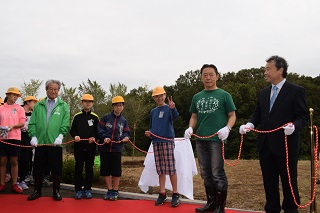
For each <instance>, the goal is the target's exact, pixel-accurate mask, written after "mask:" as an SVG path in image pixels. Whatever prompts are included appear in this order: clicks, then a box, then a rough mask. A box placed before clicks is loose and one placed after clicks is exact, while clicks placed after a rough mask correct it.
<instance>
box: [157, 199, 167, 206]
mask: <svg viewBox="0 0 320 213" xmlns="http://www.w3.org/2000/svg"><path fill="white" fill-rule="evenodd" d="M167 199H168V198H166V199H164V200H163V202H162V203H159V204H155V205H156V206H162V205H163V204H164V202H166V200H167Z"/></svg>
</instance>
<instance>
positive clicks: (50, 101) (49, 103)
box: [46, 98, 57, 124]
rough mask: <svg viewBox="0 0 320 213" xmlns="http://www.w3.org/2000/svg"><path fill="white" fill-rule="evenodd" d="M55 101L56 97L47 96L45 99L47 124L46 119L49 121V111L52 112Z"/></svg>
mask: <svg viewBox="0 0 320 213" xmlns="http://www.w3.org/2000/svg"><path fill="white" fill-rule="evenodd" d="M56 102H57V98H55V99H49V98H47V100H46V106H47V124H48V121H49V119H50V116H51V112H52V110H53V108H54V106H55V105H56Z"/></svg>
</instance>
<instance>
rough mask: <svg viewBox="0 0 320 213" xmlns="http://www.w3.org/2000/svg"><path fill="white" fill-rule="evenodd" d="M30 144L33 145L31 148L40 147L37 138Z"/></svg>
mask: <svg viewBox="0 0 320 213" xmlns="http://www.w3.org/2000/svg"><path fill="white" fill-rule="evenodd" d="M30 144H31V146H34V147H37V146H38V139H37V138H36V137H32V138H31V141H30Z"/></svg>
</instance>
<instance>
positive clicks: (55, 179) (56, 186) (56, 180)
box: [52, 174, 62, 201]
mask: <svg viewBox="0 0 320 213" xmlns="http://www.w3.org/2000/svg"><path fill="white" fill-rule="evenodd" d="M59 190H60V177H59V176H58V175H54V174H52V192H53V194H52V198H53V199H54V200H56V201H60V200H62V197H61V195H60V193H59Z"/></svg>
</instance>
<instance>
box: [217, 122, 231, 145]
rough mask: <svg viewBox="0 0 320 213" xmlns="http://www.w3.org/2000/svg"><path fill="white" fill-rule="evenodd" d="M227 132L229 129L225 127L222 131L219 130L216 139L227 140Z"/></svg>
mask: <svg viewBox="0 0 320 213" xmlns="http://www.w3.org/2000/svg"><path fill="white" fill-rule="evenodd" d="M229 132H230V129H229V127H227V126H225V127H223V128H222V129H220V130H219V131H218V138H219V139H220V140H222V141H224V140H225V139H227V138H228V136H229Z"/></svg>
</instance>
